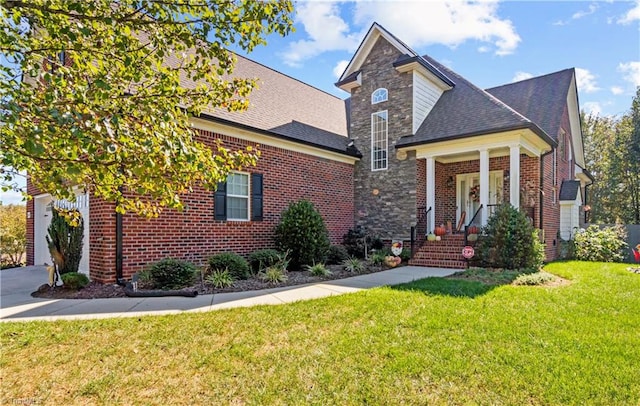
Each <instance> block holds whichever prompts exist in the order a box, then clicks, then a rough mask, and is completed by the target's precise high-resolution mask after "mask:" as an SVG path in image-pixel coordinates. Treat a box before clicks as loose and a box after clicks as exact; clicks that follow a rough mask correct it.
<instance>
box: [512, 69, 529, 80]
mask: <svg viewBox="0 0 640 406" xmlns="http://www.w3.org/2000/svg"><path fill="white" fill-rule="evenodd" d="M532 77H533V74H531V73H529V72H522V71H518V72H516V74H515V75H514V76H513V79H511V81H512V82H519V81H521V80H527V79H531V78H532Z"/></svg>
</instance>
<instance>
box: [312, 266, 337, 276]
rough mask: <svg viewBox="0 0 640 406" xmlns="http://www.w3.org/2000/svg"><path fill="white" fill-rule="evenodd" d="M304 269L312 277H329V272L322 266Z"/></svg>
mask: <svg viewBox="0 0 640 406" xmlns="http://www.w3.org/2000/svg"><path fill="white" fill-rule="evenodd" d="M306 269H307V270H308V271H309V272H310V273H311V275H313V276H329V275H331V271H330V270H329V269H327V267H326V266H324V264H313V265H306Z"/></svg>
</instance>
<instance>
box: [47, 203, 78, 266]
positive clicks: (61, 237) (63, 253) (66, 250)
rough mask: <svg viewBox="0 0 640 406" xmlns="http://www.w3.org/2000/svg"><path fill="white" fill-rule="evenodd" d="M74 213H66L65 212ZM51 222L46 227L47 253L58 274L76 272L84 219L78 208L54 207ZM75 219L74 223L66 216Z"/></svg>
mask: <svg viewBox="0 0 640 406" xmlns="http://www.w3.org/2000/svg"><path fill="white" fill-rule="evenodd" d="M69 211H71V212H74V213H71V214H69V213H66V212H69ZM51 213H52V214H53V216H52V217H51V224H49V228H48V229H47V235H46V239H47V245H48V247H49V253H51V258H52V259H53V263H54V264H55V266H56V268H57V270H58V272H59V273H60V275H63V274H66V273H70V272H78V267H79V266H80V260H81V259H82V246H83V243H84V242H83V237H84V221H83V219H82V216H81V215H80V213H79V212H78V210H75V209H73V210H65V209H60V208H58V207H54V208H53V210H51ZM69 217H72V218H75V219H77V220H76V224H71V223H70V222H69V221H67V218H69Z"/></svg>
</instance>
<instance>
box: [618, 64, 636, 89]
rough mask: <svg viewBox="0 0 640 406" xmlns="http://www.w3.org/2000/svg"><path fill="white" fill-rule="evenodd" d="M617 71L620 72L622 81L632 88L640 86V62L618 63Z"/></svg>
mask: <svg viewBox="0 0 640 406" xmlns="http://www.w3.org/2000/svg"><path fill="white" fill-rule="evenodd" d="M618 71H619V72H622V73H623V78H624V80H626V81H628V82H630V83H631V84H632V85H633V86H634V87H635V86H640V61H634V62H627V63H620V64H619V65H618Z"/></svg>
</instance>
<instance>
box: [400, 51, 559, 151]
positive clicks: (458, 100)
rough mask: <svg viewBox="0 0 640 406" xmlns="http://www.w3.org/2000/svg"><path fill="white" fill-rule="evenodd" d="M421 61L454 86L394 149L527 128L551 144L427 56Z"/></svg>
mask: <svg viewBox="0 0 640 406" xmlns="http://www.w3.org/2000/svg"><path fill="white" fill-rule="evenodd" d="M423 58H424V59H425V60H426V61H427V62H428V63H430V64H431V65H433V66H434V67H435V68H436V69H438V70H439V71H441V72H442V73H443V74H445V75H447V77H449V78H450V79H451V80H453V81H454V82H455V87H453V88H452V89H451V90H447V91H445V92H444V93H443V94H442V96H440V99H439V100H438V101H437V102H436V104H435V105H434V107H433V109H432V110H431V112H430V113H429V115H427V117H426V119H425V120H424V122H423V123H422V125H421V126H420V128H418V130H417V131H416V133H415V134H414V135H410V136H406V137H402V138H401V139H400V140H399V141H398V143H397V144H396V147H403V146H410V145H418V144H427V143H430V142H437V141H443V140H448V139H455V138H465V137H470V136H474V135H481V134H489V133H493V132H498V131H507V130H512V129H519V128H530V129H531V130H532V131H534V132H536V133H537V134H539V135H540V136H541V137H543V138H545V139H547V140H548V141H551V140H550V139H549V137H548V135H547V134H545V133H544V131H542V130H541V129H540V128H539V127H538V126H537V125H536V124H535V123H534V122H532V121H531V120H529V119H528V118H527V117H525V116H523V115H522V114H520V113H519V112H518V111H516V110H514V109H513V108H512V107H510V106H509V105H507V104H505V103H504V102H503V101H501V100H499V99H497V98H496V97H494V96H492V95H491V94H489V93H487V92H486V91H484V90H482V89H480V88H478V87H477V86H475V85H473V84H472V83H471V82H469V81H468V80H466V79H465V78H463V77H462V76H460V75H458V74H457V73H455V72H453V71H452V70H450V69H448V68H447V67H445V66H444V65H442V64H440V63H439V62H437V61H436V60H434V59H433V58H430V57H429V56H423Z"/></svg>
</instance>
